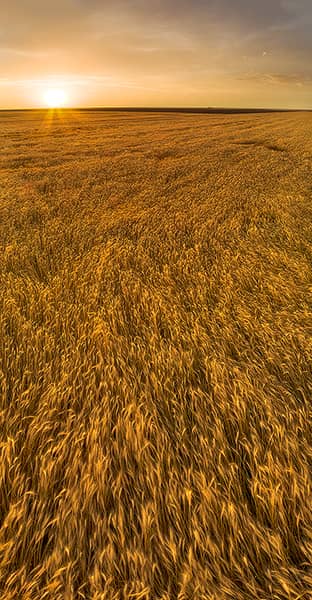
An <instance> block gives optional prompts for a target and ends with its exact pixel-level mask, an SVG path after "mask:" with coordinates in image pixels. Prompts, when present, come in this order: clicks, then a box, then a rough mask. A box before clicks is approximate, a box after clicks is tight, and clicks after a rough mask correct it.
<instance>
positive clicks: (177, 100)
mask: <svg viewBox="0 0 312 600" xmlns="http://www.w3.org/2000/svg"><path fill="white" fill-rule="evenodd" d="M311 31H312V0H53V1H49V0H0V108H20V107H21V108H22V107H36V106H42V105H43V102H44V101H43V96H44V93H45V90H47V89H49V88H54V87H56V88H61V89H63V90H65V92H66V94H67V96H68V103H69V104H70V105H72V106H155V107H157V106H176V107H178V106H196V107H207V106H220V107H259V108H260V107H264V108H266V107H272V108H312V34H311Z"/></svg>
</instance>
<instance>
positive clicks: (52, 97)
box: [43, 88, 68, 108]
mask: <svg viewBox="0 0 312 600" xmlns="http://www.w3.org/2000/svg"><path fill="white" fill-rule="evenodd" d="M43 100H44V102H45V104H46V105H47V106H48V107H49V108H61V107H62V106H65V104H66V103H67V100H68V97H67V93H66V92H65V90H63V89H62V88H49V89H47V90H46V91H45V92H44V94H43Z"/></svg>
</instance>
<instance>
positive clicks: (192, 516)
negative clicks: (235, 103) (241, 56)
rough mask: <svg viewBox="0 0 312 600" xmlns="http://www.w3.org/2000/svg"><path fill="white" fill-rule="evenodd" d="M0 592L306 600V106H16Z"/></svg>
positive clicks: (309, 146)
mask: <svg viewBox="0 0 312 600" xmlns="http://www.w3.org/2000/svg"><path fill="white" fill-rule="evenodd" d="M0 117H1V125H2V127H1V133H0V137H1V189H0V252H1V263H0V284H1V294H0V295H1V298H0V311H1V314H0V386H1V387H0V391H1V406H0V409H1V410H0V419H1V447H0V453H1V461H0V510H1V513H0V516H1V520H0V525H1V526H0V548H1V550H0V595H1V598H2V599H3V600H15V599H17V600H79V599H81V600H87V599H88V600H91V599H92V600H121V599H124V600H156V599H157V600H243V599H246V600H252V599H254V600H267V599H275V600H276V599H291V600H295V599H297V600H300V599H303V600H308V599H311V598H312V565H311V556H312V522H311V521H312V518H311V505H312V497H311V465H312V446H311V391H312V377H311V375H312V369H311V355H312V341H311V340H312V336H311V329H312V328H311V323H312V319H311V317H312V310H311V307H312V304H311V300H312V278H311V273H312V269H311V257H312V219H311V216H312V205H311V199H312V174H311V165H312V135H311V134H312V115H311V114H309V113H289V114H287V113H286V114H278V113H277V114H265V115H264V114H258V115H256V114H254V115H253V114H248V115H233V114H232V115H189V114H170V115H166V114H148V113H145V114H139V115H137V114H134V113H133V114H127V113H124V114H122V113H118V114H114V113H101V112H95V113H92V112H79V111H76V112H69V111H67V112H64V113H60V114H58V113H54V115H53V114H52V116H51V115H50V116H49V118H47V114H46V113H41V112H28V113H19V112H15V113H13V112H12V113H6V112H3V113H1V115H0Z"/></svg>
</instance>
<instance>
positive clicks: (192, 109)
mask: <svg viewBox="0 0 312 600" xmlns="http://www.w3.org/2000/svg"><path fill="white" fill-rule="evenodd" d="M26 111H28V112H32V111H33V112H34V111H39V112H62V111H103V112H169V113H172V112H178V113H179V112H180V113H202V114H204V113H213V112H215V113H228V114H231V113H232V114H235V113H257V112H259V113H270V112H312V108H270V107H265V108H264V107H243V106H242V107H230V106H229V107H225V106H207V107H204V106H202V107H198V106H62V107H57V108H49V107H44V106H38V107H23V108H21V107H14V108H7V107H5V108H0V112H26Z"/></svg>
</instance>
